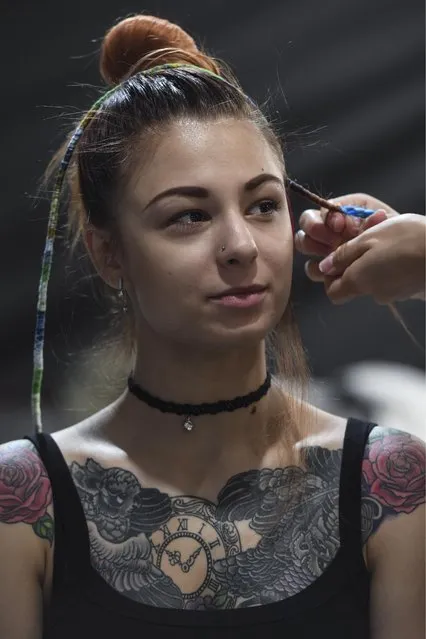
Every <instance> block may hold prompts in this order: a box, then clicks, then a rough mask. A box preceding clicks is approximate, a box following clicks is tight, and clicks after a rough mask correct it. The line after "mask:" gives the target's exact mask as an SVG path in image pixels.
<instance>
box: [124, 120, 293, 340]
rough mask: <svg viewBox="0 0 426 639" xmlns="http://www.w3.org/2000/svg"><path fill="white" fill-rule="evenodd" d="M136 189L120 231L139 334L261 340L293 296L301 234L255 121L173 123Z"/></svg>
mask: <svg viewBox="0 0 426 639" xmlns="http://www.w3.org/2000/svg"><path fill="white" fill-rule="evenodd" d="M129 196H130V197H129V202H127V203H126V204H125V203H124V202H123V203H122V208H121V210H120V211H119V230H120V240H121V247H122V263H123V270H124V286H125V288H126V290H127V291H128V294H129V295H130V297H131V301H132V305H133V307H134V311H135V317H136V324H137V333H138V334H139V335H144V336H145V337H148V338H150V337H154V335H155V336H156V338H163V339H166V340H169V341H170V340H171V341H173V342H179V343H180V344H185V345H186V346H193V347H195V348H206V349H212V348H214V349H220V348H221V347H223V348H230V347H233V346H237V347H238V346H240V345H243V344H244V343H247V340H249V341H252V342H254V341H260V340H261V339H263V338H264V337H265V335H266V334H267V332H268V331H269V330H270V329H271V328H273V327H274V326H275V325H276V324H277V322H278V321H279V319H280V317H281V316H282V314H283V312H284V310H285V307H286V305H287V302H288V297H289V292H290V285H291V273H292V258H293V249H292V246H293V239H292V229H291V222H290V217H289V212H288V208H287V202H286V196H285V189H284V184H283V171H282V166H281V165H280V161H279V159H278V158H277V157H276V155H275V154H274V152H273V151H272V150H271V148H270V146H269V145H268V143H267V142H266V140H265V139H264V138H263V136H262V135H261V133H260V132H259V131H258V130H257V128H256V127H255V126H254V125H253V124H251V123H250V122H246V121H239V120H234V119H227V120H222V121H208V122H199V121H181V122H178V123H174V124H171V125H170V126H168V127H167V129H166V130H165V131H164V134H163V135H162V136H161V139H160V140H159V142H158V144H156V146H155V149H154V151H153V153H152V154H151V156H150V158H149V162H144V163H143V165H141V167H139V171H138V170H137V171H136V177H135V180H134V184H133V186H132V188H131V193H130V194H129ZM126 199H127V198H126ZM223 246H224V247H225V249H224V250H223V251H222V250H221V248H222V247H223ZM254 285H256V286H259V287H263V289H264V291H263V292H259V293H258V294H257V295H256V294H255V295H253V294H252V295H251V296H250V295H245V296H243V297H238V296H237V297H236V296H232V294H231V295H228V296H226V297H225V298H222V299H218V298H217V297H216V296H217V295H219V294H221V293H224V292H225V291H226V290H227V289H231V288H235V287H251V286H254Z"/></svg>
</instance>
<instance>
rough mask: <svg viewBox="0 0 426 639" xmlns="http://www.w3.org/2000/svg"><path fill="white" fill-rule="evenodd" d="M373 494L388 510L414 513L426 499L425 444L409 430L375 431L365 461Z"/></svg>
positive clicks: (370, 492) (369, 486)
mask: <svg viewBox="0 0 426 639" xmlns="http://www.w3.org/2000/svg"><path fill="white" fill-rule="evenodd" d="M362 470H363V476H364V480H365V481H366V482H367V484H368V492H369V496H370V498H373V499H376V500H377V501H378V502H379V503H380V505H381V506H382V507H383V508H385V509H386V510H387V511H388V514H391V513H393V514H398V513H411V512H413V510H415V508H416V507H417V506H419V505H420V504H423V503H424V501H425V446H424V445H423V444H422V442H420V441H419V440H417V439H415V438H414V437H412V436H411V435H410V434H409V433H403V432H400V431H397V430H388V431H386V432H385V433H384V432H383V431H382V433H381V434H380V436H378V437H377V438H375V437H374V431H373V433H372V436H371V437H370V441H369V444H368V447H367V450H366V457H365V459H364V461H363V464H362Z"/></svg>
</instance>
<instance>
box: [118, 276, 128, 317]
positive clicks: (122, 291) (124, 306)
mask: <svg viewBox="0 0 426 639" xmlns="http://www.w3.org/2000/svg"><path fill="white" fill-rule="evenodd" d="M118 299H119V300H120V302H121V308H122V311H123V313H126V312H127V296H126V291H125V289H124V283H123V278H122V277H120V279H119V280H118Z"/></svg>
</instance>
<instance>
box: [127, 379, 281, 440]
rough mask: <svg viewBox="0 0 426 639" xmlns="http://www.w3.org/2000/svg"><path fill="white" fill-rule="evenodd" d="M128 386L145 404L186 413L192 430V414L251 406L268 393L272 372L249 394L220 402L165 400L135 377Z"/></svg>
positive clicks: (128, 382) (173, 411)
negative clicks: (195, 402)
mask: <svg viewBox="0 0 426 639" xmlns="http://www.w3.org/2000/svg"><path fill="white" fill-rule="evenodd" d="M127 386H128V388H129V391H130V392H131V393H132V394H133V395H134V396H135V397H137V398H138V399H140V400H141V401H142V402H145V404H148V406H151V407H152V408H157V409H158V410H159V411H161V412H162V413H174V414H175V415H184V416H185V420H184V422H183V427H184V428H185V430H188V431H191V430H192V429H193V428H194V422H193V421H192V420H191V416H194V417H198V416H199V415H217V414H218V413H231V412H232V411H234V410H238V409H239V408H246V407H247V406H250V404H254V403H255V402H258V401H259V400H260V399H262V397H264V396H265V395H266V393H267V392H268V390H269V388H270V386H271V374H270V373H269V372H268V373H267V374H266V377H265V381H264V382H263V384H262V385H261V386H259V388H257V389H256V390H254V391H252V392H251V393H247V395H240V396H239V397H234V399H221V400H220V401H218V402H203V403H202V404H178V403H176V402H167V401H164V400H163V399H160V398H159V397H154V395H151V394H150V393H148V391H146V390H144V389H143V388H141V387H140V386H139V384H137V383H136V382H135V380H134V379H133V377H129V378H128V380H127Z"/></svg>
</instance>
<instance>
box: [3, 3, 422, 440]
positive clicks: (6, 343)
mask: <svg viewBox="0 0 426 639" xmlns="http://www.w3.org/2000/svg"><path fill="white" fill-rule="evenodd" d="M140 11H143V12H145V13H152V14H155V15H158V16H160V17H164V18H168V19H170V20H172V21H176V22H178V23H179V24H180V25H181V26H182V27H184V28H185V29H187V30H188V31H189V32H190V33H191V34H192V35H193V36H194V37H195V38H196V39H197V41H198V42H199V43H202V44H204V46H205V47H206V48H207V49H208V51H209V52H211V53H213V54H215V55H216V56H217V57H220V58H222V59H224V60H226V61H227V62H228V63H229V64H230V65H231V66H232V68H233V69H234V71H235V72H236V74H237V76H238V77H239V79H240V81H241V82H242V84H243V87H244V89H245V90H246V92H247V93H248V94H250V95H251V96H253V97H254V98H255V99H256V100H258V101H260V102H264V101H265V100H268V110H269V111H270V112H271V113H272V114H273V116H274V118H275V119H279V120H280V122H281V129H282V131H283V133H284V136H285V138H286V141H287V147H288V149H287V167H288V170H289V173H290V175H291V176H292V177H294V178H296V179H297V180H298V181H300V182H301V183H303V184H305V185H307V186H309V187H310V188H311V189H313V190H316V191H317V192H318V193H321V194H322V195H325V196H331V195H334V196H337V195H341V194H343V193H347V192H356V191H364V192H367V193H371V194H373V195H375V196H377V197H379V198H380V199H382V200H384V201H385V202H388V203H389V204H391V205H392V206H393V207H394V208H396V209H397V210H399V211H401V212H417V213H423V212H424V177H425V166H424V7H423V2H421V1H420V0H408V1H407V0H405V1H404V2H396V1H395V0H374V2H371V0H356V1H355V0H344V1H342V0H327V1H323V2H314V1H313V0H310V1H307V0H299V1H297V2H296V1H293V2H285V1H284V0H263V1H262V2H254V1H252V0H245V1H244V2H242V0H235V1H233V2H231V1H230V0H227V1H224V0H215V1H214V2H213V1H212V2H200V1H198V2H195V0H186V1H181V2H176V1H173V0H151V1H146V2H145V3H143V4H139V3H135V2H119V1H116V0H103V1H100V0H87V1H86V2H74V3H59V2H57V1H55V2H53V0H42V1H41V2H31V3H29V2H28V1H27V2H25V3H24V4H23V3H22V2H10V0H6V2H4V1H3V2H2V5H1V22H0V59H1V61H2V70H1V100H0V109H1V118H0V135H1V151H2V153H1V158H2V160H1V161H2V164H1V172H0V174H1V195H2V202H1V239H2V242H1V246H2V259H1V271H0V273H1V288H2V296H1V313H0V351H1V359H0V362H1V368H0V388H1V396H0V418H1V421H0V441H1V440H3V441H4V440H7V439H11V438H13V437H18V436H21V435H22V434H23V433H25V432H29V431H30V430H31V420H30V401H29V397H30V385H31V366H32V337H33V326H34V316H35V304H36V292H37V286H38V278H39V269H40V258H41V253H42V249H43V243H44V235H45V227H46V221H47V214H48V202H47V201H46V200H45V199H39V200H37V189H38V180H39V178H40V176H41V175H42V173H43V171H44V169H45V166H46V164H47V162H48V160H49V158H50V157H51V154H52V152H53V151H54V150H56V149H57V147H58V146H59V145H60V144H61V142H62V141H63V139H64V136H65V133H66V132H68V130H69V129H70V128H71V126H72V123H73V122H74V121H76V119H78V115H79V113H80V112H81V111H83V110H85V109H87V108H88V107H89V106H90V105H91V103H92V101H93V99H94V97H95V95H96V91H94V90H93V88H90V85H91V86H93V85H94V86H96V87H99V86H100V85H101V80H100V78H99V75H98V69H97V52H98V49H99V45H100V41H101V38H102V36H103V34H104V32H105V31H106V30H107V29H108V28H109V27H110V26H111V25H112V24H113V23H114V22H115V21H116V20H117V19H118V18H121V17H125V16H126V15H128V14H130V13H136V12H140ZM293 204H294V208H295V211H296V213H297V214H300V212H301V211H302V210H303V208H307V206H306V204H304V203H303V202H302V201H301V200H300V199H299V200H298V199H296V198H295V199H294V201H293ZM302 264H303V260H302V259H300V258H298V259H297V260H296V267H295V276H294V293H295V299H296V311H297V316H298V318H299V323H300V326H301V329H302V335H303V338H304V342H305V345H306V348H307V351H308V354H309V357H310V362H311V366H312V370H313V374H314V376H315V377H316V378H328V377H332V376H334V377H336V376H337V377H338V375H339V371H340V370H342V368H343V367H345V366H347V365H348V364H350V363H352V362H360V361H365V360H369V359H370V360H381V361H387V362H400V363H403V364H406V365H408V366H411V367H414V368H417V369H420V370H421V369H423V368H424V351H423V350H422V349H421V348H420V349H419V348H418V347H416V346H415V345H414V344H413V343H412V341H411V340H410V338H409V337H408V336H407V335H406V334H405V333H404V331H403V329H402V328H401V327H400V325H399V324H398V323H397V322H396V321H395V319H394V318H393V316H392V315H391V313H390V311H389V310H388V309H387V308H384V307H378V306H375V305H374V304H373V303H371V302H370V301H368V300H360V301H357V302H352V303H350V304H348V305H345V306H343V307H334V306H332V305H331V304H330V303H329V302H328V301H327V299H326V298H325V296H324V294H323V292H322V290H321V287H320V286H318V285H313V284H312V283H310V282H309V281H308V280H307V279H306V277H305V276H304V273H303V268H302ZM99 310H100V309H99V305H98V304H97V303H96V302H95V301H94V300H93V292H92V288H91V286H90V285H89V284H88V282H87V281H86V280H84V271H82V269H81V268H80V266H79V263H78V261H77V262H76V261H72V260H70V259H69V257H68V256H67V255H66V253H65V249H64V245H63V243H62V242H58V244H57V252H56V258H55V263H54V269H53V276H52V280H51V285H50V291H49V307H48V331H47V347H46V373H45V383H44V390H43V405H44V412H45V420H46V423H47V430H49V429H51V430H56V429H58V428H61V427H63V426H65V425H68V424H70V423H72V421H73V419H74V413H73V411H72V410H69V408H70V407H69V406H67V405H66V404H64V401H63V393H62V391H61V388H62V386H63V384H64V383H65V380H66V379H67V371H68V375H69V370H70V364H72V363H73V362H75V361H76V359H78V358H77V353H78V351H79V350H80V349H85V348H87V347H90V346H91V345H92V344H93V343H94V342H96V335H97V332H98V330H99V327H100V323H99V321H98V320H95V319H94V318H95V317H96V316H98V315H99ZM400 310H401V313H402V315H403V317H404V319H405V321H406V322H407V325H408V326H409V328H410V329H411V330H412V331H413V333H414V334H415V336H416V337H417V339H418V340H419V341H420V342H421V343H422V344H424V304H423V303H422V302H414V301H413V302H409V303H406V304H403V305H400ZM67 383H68V382H67ZM82 383H83V382H82ZM77 386H78V384H77Z"/></svg>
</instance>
